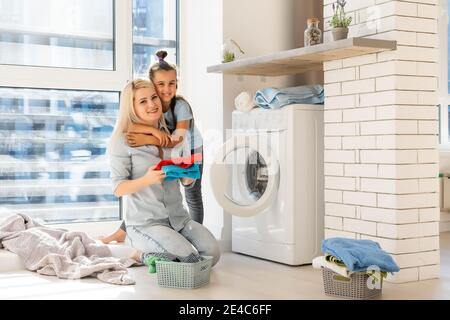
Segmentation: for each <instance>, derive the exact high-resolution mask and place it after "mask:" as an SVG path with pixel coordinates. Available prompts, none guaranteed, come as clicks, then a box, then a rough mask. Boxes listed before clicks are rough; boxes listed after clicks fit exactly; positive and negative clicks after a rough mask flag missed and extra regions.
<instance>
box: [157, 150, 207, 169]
mask: <svg viewBox="0 0 450 320" xmlns="http://www.w3.org/2000/svg"><path fill="white" fill-rule="evenodd" d="M202 159H203V157H202V154H201V153H194V154H193V155H191V156H189V157H180V158H172V159H166V160H161V161H160V162H158V164H157V165H156V167H155V169H154V170H161V168H162V167H164V166H169V165H176V166H178V167H180V168H189V167H190V166H192V165H193V164H194V163H195V162H200V161H202Z"/></svg>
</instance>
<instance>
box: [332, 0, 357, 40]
mask: <svg viewBox="0 0 450 320" xmlns="http://www.w3.org/2000/svg"><path fill="white" fill-rule="evenodd" d="M345 4H346V0H336V3H333V17H332V18H331V20H330V26H332V27H333V29H331V32H332V33H333V39H334V40H340V39H346V38H347V35H348V26H349V25H350V23H351V22H352V17H346V16H345Z"/></svg>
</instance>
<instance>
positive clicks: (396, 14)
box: [324, 0, 440, 282]
mask: <svg viewBox="0 0 450 320" xmlns="http://www.w3.org/2000/svg"><path fill="white" fill-rule="evenodd" d="M333 2H334V1H333V0H324V17H325V19H324V20H325V24H324V27H325V33H324V41H325V42H328V41H332V39H331V31H330V27H329V25H328V23H327V21H328V20H329V19H330V17H331V15H332V9H331V6H332V3H333ZM346 9H347V12H348V14H349V15H351V16H352V17H353V21H352V25H351V26H350V33H349V37H352V36H368V37H372V38H377V39H387V40H396V41H397V50H393V51H385V52H382V53H374V54H367V55H363V56H359V57H352V58H347V59H342V60H334V61H329V62H326V63H325V64H324V70H325V71H324V72H325V74H324V80H325V84H324V87H325V96H326V98H325V115H324V118H325V141H324V142H325V154H324V159H325V189H326V190H325V215H326V218H325V236H326V237H327V238H328V237H334V236H344V237H350V238H355V239H372V240H374V241H377V242H378V243H380V245H381V246H382V248H383V249H385V250H386V251H387V252H389V253H390V254H392V255H393V257H394V259H395V260H396V261H397V263H398V264H399V266H400V268H401V269H402V270H401V271H400V272H399V273H397V274H396V275H395V276H393V277H392V276H390V277H389V280H390V281H392V282H407V281H417V280H424V279H430V278H435V277H438V275H439V217H440V214H439V208H438V193H439V184H438V179H437V175H438V170H439V167H438V160H439V159H438V158H439V154H438V151H437V144H438V139H437V133H438V128H439V124H438V109H437V107H436V104H437V94H436V90H437V76H438V72H439V70H438V63H437V62H438V49H437V46H438V37H437V34H436V33H437V15H438V8H437V0H408V1H398V0H352V1H347V6H346Z"/></svg>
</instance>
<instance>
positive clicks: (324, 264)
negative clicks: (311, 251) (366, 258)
mask: <svg viewBox="0 0 450 320" xmlns="http://www.w3.org/2000/svg"><path fill="white" fill-rule="evenodd" d="M312 265H313V268H315V269H320V268H327V269H329V270H331V271H334V272H336V273H337V274H340V275H341V276H344V277H347V278H349V277H350V275H351V274H352V273H353V272H351V271H349V270H348V269H347V268H346V267H341V266H338V265H337V264H336V263H333V262H329V261H327V260H325V256H320V257H316V258H314V259H313V261H312Z"/></svg>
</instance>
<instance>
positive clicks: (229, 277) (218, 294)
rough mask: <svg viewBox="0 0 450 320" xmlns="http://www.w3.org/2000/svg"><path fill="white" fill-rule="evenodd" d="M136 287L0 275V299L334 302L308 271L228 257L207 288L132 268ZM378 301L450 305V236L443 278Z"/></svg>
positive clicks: (445, 240) (396, 288)
mask: <svg viewBox="0 0 450 320" xmlns="http://www.w3.org/2000/svg"><path fill="white" fill-rule="evenodd" d="M130 274H131V275H132V276H133V277H134V279H135V280H136V282H137V284H136V285H132V286H116V285H110V284H106V283H102V282H100V281H99V280H97V279H93V278H85V279H82V280H60V279H57V278H55V277H48V276H40V275H37V274H36V273H32V272H28V271H20V272H5V273H0V299H161V300H165V299H172V300H179V299H186V300H187V299H193V300H196V299H202V300H210V299H225V300H228V299H236V300H239V299H284V300H289V299H333V298H332V297H328V296H326V295H325V294H324V293H323V284H322V275H321V272H320V271H319V270H315V269H313V268H312V267H311V266H310V265H309V266H302V267H289V266H285V265H282V264H278V263H274V262H269V261H264V260H260V259H255V258H251V257H248V256H244V255H240V254H235V253H225V254H224V255H223V256H222V258H221V261H220V262H219V263H218V264H217V265H216V266H215V267H214V268H213V270H212V273H211V281H210V283H209V284H208V285H206V286H204V287H202V288H199V289H194V290H186V289H169V288H161V287H159V286H158V284H157V276H156V274H149V273H147V269H146V267H138V268H131V269H130ZM380 299H450V233H449V232H447V233H442V234H441V277H440V279H435V280H427V281H420V282H413V283H405V284H391V283H384V284H383V294H382V295H381V297H380Z"/></svg>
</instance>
